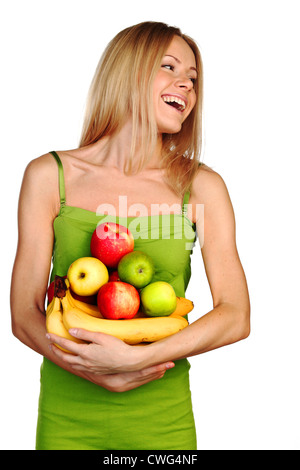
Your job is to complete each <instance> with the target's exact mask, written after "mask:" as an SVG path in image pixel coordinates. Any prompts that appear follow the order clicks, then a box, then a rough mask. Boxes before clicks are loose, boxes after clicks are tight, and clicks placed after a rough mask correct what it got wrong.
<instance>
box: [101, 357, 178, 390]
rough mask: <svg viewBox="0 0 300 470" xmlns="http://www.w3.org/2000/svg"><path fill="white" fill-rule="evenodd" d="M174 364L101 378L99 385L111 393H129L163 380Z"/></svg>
mask: <svg viewBox="0 0 300 470" xmlns="http://www.w3.org/2000/svg"><path fill="white" fill-rule="evenodd" d="M174 366H175V364H174V363H165V364H159V365H157V366H152V367H149V368H147V369H143V370H140V371H136V372H127V373H120V374H114V375H103V376H101V377H99V382H98V383H99V385H101V386H102V387H104V388H106V389H107V390H109V391H111V392H127V391H129V390H132V389H134V388H138V387H140V386H142V385H145V384H147V383H149V382H152V381H154V380H159V379H162V378H163V377H164V375H165V373H166V371H167V370H168V369H170V368H172V367H174Z"/></svg>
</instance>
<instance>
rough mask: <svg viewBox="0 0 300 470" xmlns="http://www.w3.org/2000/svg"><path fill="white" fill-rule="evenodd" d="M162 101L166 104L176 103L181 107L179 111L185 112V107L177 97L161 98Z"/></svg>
mask: <svg viewBox="0 0 300 470" xmlns="http://www.w3.org/2000/svg"><path fill="white" fill-rule="evenodd" d="M162 99H163V100H164V101H165V102H166V103H174V102H175V103H178V104H179V105H180V106H181V111H184V110H185V107H186V104H185V102H184V101H183V100H181V99H180V98H178V97H177V96H169V95H168V96H163V97H162Z"/></svg>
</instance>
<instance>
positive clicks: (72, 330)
mask: <svg viewBox="0 0 300 470" xmlns="http://www.w3.org/2000/svg"><path fill="white" fill-rule="evenodd" d="M69 333H70V335H72V336H77V334H78V330H77V329H76V328H70V329H69Z"/></svg>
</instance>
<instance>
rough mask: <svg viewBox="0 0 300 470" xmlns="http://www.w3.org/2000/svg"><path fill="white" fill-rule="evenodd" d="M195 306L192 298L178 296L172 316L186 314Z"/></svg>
mask: <svg viewBox="0 0 300 470" xmlns="http://www.w3.org/2000/svg"><path fill="white" fill-rule="evenodd" d="M193 308H194V304H193V302H192V301H191V300H189V299H186V298H185V297H177V307H176V309H175V311H174V312H173V313H171V315H170V316H173V315H175V316H176V315H180V316H184V315H187V314H188V313H190V312H191V311H192V310H193Z"/></svg>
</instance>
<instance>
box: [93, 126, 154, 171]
mask: <svg viewBox="0 0 300 470" xmlns="http://www.w3.org/2000/svg"><path fill="white" fill-rule="evenodd" d="M131 138H132V123H131V121H128V122H127V123H126V124H125V125H124V126H123V127H122V128H121V130H120V131H119V132H118V133H116V134H115V135H113V136H106V137H103V138H102V139H100V140H99V141H98V142H96V143H95V144H92V145H93V153H94V158H95V159H96V160H97V163H98V164H99V165H105V166H112V167H115V168H118V169H119V170H120V171H124V169H125V168H126V167H127V164H128V160H129V158H130V153H131ZM141 156H142V155H141V146H140V145H137V146H136V149H135V153H134V156H133V160H132V161H133V165H134V162H139V161H140V159H141ZM161 163H162V136H161V135H158V138H157V144H156V149H155V151H154V154H153V156H152V158H151V159H150V160H149V161H148V163H147V165H146V168H160V167H161ZM133 171H134V167H133Z"/></svg>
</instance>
